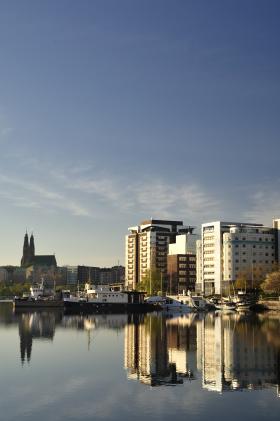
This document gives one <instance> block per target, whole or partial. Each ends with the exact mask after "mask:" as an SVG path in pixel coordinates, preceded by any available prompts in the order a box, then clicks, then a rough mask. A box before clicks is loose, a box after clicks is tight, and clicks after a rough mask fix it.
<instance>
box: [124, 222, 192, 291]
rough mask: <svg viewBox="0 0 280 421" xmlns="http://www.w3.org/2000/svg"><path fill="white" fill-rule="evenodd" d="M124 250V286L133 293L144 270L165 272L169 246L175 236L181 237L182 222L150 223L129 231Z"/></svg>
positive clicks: (164, 273)
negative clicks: (179, 235) (132, 290)
mask: <svg viewBox="0 0 280 421" xmlns="http://www.w3.org/2000/svg"><path fill="white" fill-rule="evenodd" d="M129 231H130V234H128V235H127V236H126V247H125V261H126V264H125V285H126V288H127V289H135V288H136V286H137V284H138V283H140V282H141V280H142V279H143V278H144V277H145V276H146V273H147V271H148V270H151V271H158V272H160V273H162V275H163V278H165V277H166V272H167V255H168V246H169V244H170V243H175V242H176V235H177V234H179V233H181V234H182V233H183V231H184V227H183V222H182V221H168V220H155V219H150V220H146V221H143V222H141V223H140V225H138V226H135V227H130V228H129Z"/></svg>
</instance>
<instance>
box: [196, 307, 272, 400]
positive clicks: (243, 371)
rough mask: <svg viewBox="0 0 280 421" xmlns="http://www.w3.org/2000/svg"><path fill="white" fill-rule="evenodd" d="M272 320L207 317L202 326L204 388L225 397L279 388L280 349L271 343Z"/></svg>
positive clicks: (236, 315) (237, 316)
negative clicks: (226, 393)
mask: <svg viewBox="0 0 280 421" xmlns="http://www.w3.org/2000/svg"><path fill="white" fill-rule="evenodd" d="M268 320H269V319H264V320H260V318H259V317H258V316H255V315H254V314H252V315H249V316H248V315H245V316H244V315H239V314H238V313H236V314H230V315H223V316H216V315H215V314H207V315H206V317H205V318H204V320H203V321H202V323H201V326H200V328H201V332H200V334H201V337H202V341H201V343H202V349H201V351H200V352H201V361H202V386H203V387H204V388H206V389H208V390H214V391H217V392H220V393H221V392H223V391H226V390H243V389H262V388H266V387H278V385H279V363H280V361H279V356H280V347H279V346H274V345H273V344H272V343H270V342H269V341H268V337H269V336H270V335H271V326H269V323H268V322H267V321H268ZM279 327H280V325H279V324H278V329H279ZM278 332H279V330H278ZM276 337H277V336H276Z"/></svg>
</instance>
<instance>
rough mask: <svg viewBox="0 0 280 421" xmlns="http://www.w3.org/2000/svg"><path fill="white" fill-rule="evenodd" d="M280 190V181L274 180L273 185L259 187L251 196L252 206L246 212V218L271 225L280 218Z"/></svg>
mask: <svg viewBox="0 0 280 421" xmlns="http://www.w3.org/2000/svg"><path fill="white" fill-rule="evenodd" d="M279 189H280V180H274V182H273V185H271V184H270V185H263V186H258V187H257V189H256V191H254V192H253V193H252V194H251V196H250V204H251V205H250V208H249V209H248V210H245V211H244V216H245V217H246V218H247V219H250V220H253V221H257V222H259V221H261V222H264V223H266V224H269V225H271V220H272V219H273V218H280V197H279Z"/></svg>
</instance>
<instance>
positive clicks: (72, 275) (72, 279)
mask: <svg viewBox="0 0 280 421" xmlns="http://www.w3.org/2000/svg"><path fill="white" fill-rule="evenodd" d="M66 283H67V285H77V283H78V266H66Z"/></svg>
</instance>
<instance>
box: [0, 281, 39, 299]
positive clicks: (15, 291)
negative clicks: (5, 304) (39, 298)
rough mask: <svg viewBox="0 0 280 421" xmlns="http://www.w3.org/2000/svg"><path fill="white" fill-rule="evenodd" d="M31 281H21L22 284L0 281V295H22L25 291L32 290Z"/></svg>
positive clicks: (8, 296)
mask: <svg viewBox="0 0 280 421" xmlns="http://www.w3.org/2000/svg"><path fill="white" fill-rule="evenodd" d="M30 286H31V285H30V283H27V282H26V283H24V284H22V283H20V284H11V283H9V284H8V283H5V282H1V283H0V297H7V298H10V297H14V296H21V295H22V294H23V293H29V292H30Z"/></svg>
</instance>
